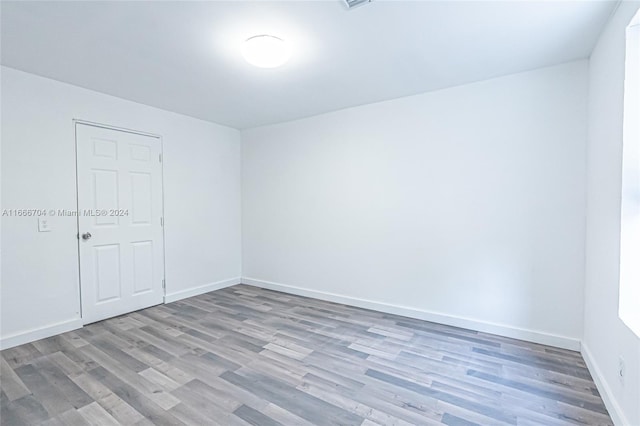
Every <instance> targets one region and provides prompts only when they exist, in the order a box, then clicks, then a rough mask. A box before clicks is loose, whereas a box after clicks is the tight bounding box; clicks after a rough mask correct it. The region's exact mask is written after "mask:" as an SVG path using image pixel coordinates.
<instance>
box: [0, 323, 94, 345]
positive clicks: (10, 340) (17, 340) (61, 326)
mask: <svg viewBox="0 0 640 426" xmlns="http://www.w3.org/2000/svg"><path fill="white" fill-rule="evenodd" d="M79 328H82V318H73V319H70V320H67V321H62V322H59V323H56V324H52V325H47V326H44V327H39V328H33V329H31V330H26V331H22V332H20V333H15V334H11V335H9V336H2V338H1V339H0V350H4V349H9V348H13V347H14V346H19V345H24V344H25V343H30V342H35V341H36V340H40V339H45V338H47V337H51V336H55V335H56V334H61V333H66V332H67V331H71V330H77V329H79Z"/></svg>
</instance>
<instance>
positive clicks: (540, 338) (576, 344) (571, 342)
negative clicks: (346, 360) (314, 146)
mask: <svg viewBox="0 0 640 426" xmlns="http://www.w3.org/2000/svg"><path fill="white" fill-rule="evenodd" d="M242 283H243V284H248V285H253V286H256V287H262V288H266V289H269V290H276V291H281V292H283V293H290V294H295V295H298V296H306V297H313V298H315V299H320V300H327V301H329V302H335V303H341V304H343V305H350V306H357V307H359V308H365V309H371V310H374V311H379V312H385V313H389V314H395V315H401V316H405V317H409V318H416V319H421V320H425V321H431V322H436V323H439V324H445V325H452V326H454V327H460V328H467V329H470V330H476V331H481V332H483V333H491V334H497V335H499V336H504V337H511V338H513V339H519V340H526V341H529V342H534V343H540V344H543V345H549V346H555V347H558V348H563V349H570V350H574V351H579V350H580V340H579V339H575V338H572V337H566V336H560V335H556V334H551V333H545V332H542V331H536V330H528V329H524V328H518V327H512V326H508V325H504V324H496V323H491V322H486V321H479V320H475V319H473V318H464V317H459V316H453V315H447V314H443V313H438V312H431V311H426V310H420V309H415V308H409V307H405V306H399V305H392V304H388V303H383V302H376V301H373V300H366V299H359V298H355V297H350V296H343V295H340V294H335V293H327V292H324V291H317V290H309V289H306V288H301V287H295V286H290V285H285V284H279V283H274V282H271V281H264V280H259V279H255V278H249V277H243V278H242Z"/></svg>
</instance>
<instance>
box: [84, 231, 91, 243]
mask: <svg viewBox="0 0 640 426" xmlns="http://www.w3.org/2000/svg"><path fill="white" fill-rule="evenodd" d="M90 238H91V232H85V233H84V234H82V239H83V240H85V241H86V240H88V239H90Z"/></svg>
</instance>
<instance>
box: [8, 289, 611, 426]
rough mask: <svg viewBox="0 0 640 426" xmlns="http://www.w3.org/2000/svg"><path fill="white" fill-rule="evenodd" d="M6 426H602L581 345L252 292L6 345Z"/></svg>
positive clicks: (211, 296) (604, 418)
mask: <svg viewBox="0 0 640 426" xmlns="http://www.w3.org/2000/svg"><path fill="white" fill-rule="evenodd" d="M1 363H2V365H1V367H2V369H1V372H2V383H1V388H2V392H1V406H2V412H1V416H2V417H1V421H2V424H3V425H21V424H47V425H63V424H64V425H83V424H91V425H117V424H137V425H151V424H154V425H181V424H192V425H225V426H234V425H244V426H246V425H259V426H272V425H295V426H298V425H300V426H303V425H367V426H373V425H436V424H446V425H473V424H480V425H503V424H506V425H568V424H580V425H608V424H612V422H611V419H610V418H609V416H608V415H607V411H606V409H605V407H604V405H603V403H602V399H601V398H600V396H599V395H598V391H597V390H596V387H595V385H594V383H593V380H592V379H591V376H590V375H589V372H588V371H587V368H586V367H585V363H584V361H583V359H582V357H581V356H580V354H578V353H577V352H572V351H567V350H562V349H557V348H552V347H548V346H543V345H537V344H533V343H527V342H523V341H518V340H513V339H508V338H503V337H498V336H494V335H489V334H484V333H478V332H475V331H470V330H464V329H459V328H454V327H448V326H444V325H439V324H434V323H430V322H425V321H419V320H415V319H409V318H405V317H400V316H394V315H388V314H383V313H379V312H374V311H369V310H365V309H359V308H354V307H349V306H344V305H339V304H334V303H329V302H324V301H319V300H315V299H308V298H303V297H298V296H292V295H288V294H283V293H278V292H274V291H269V290H263V289H258V288H255V287H250V286H246V285H237V286H234V287H230V288H227V289H224V290H220V291H216V292H212V293H207V294H204V295H201V296H196V297H192V298H190V299H185V300H182V301H179V302H175V303H170V304H167V305H160V306H156V307H153V308H149V309H145V310H142V311H138V312H134V313H131V314H128V315H124V316H121V317H118V318H113V319H110V320H107V321H102V322H99V323H95V324H92V325H89V326H86V327H84V328H83V329H80V330H76V331H73V332H69V333H64V334H62V335H59V336H55V337H51V338H48V339H43V340H40V341H37V342H34V343H30V344H26V345H22V346H18V347H15V348H12V349H8V350H5V351H3V352H2V357H1Z"/></svg>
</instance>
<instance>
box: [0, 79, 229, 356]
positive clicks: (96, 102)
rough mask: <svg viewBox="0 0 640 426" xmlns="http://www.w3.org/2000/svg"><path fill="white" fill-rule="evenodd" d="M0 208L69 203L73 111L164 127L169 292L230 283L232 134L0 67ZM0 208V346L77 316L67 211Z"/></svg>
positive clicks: (73, 244)
mask: <svg viewBox="0 0 640 426" xmlns="http://www.w3.org/2000/svg"><path fill="white" fill-rule="evenodd" d="M1 78H2V133H1V135H2V168H1V171H2V208H3V209H19V208H37V209H41V208H44V209H70V210H75V206H76V189H75V188H76V183H75V141H74V127H73V124H72V119H83V120H89V121H93V122H99V123H104V124H109V125H113V126H119V127H125V128H130V129H135V130H141V131H146V132H150V133H155V134H159V135H162V138H163V148H164V184H165V186H164V194H165V203H164V205H165V245H166V280H167V294H168V296H169V299H170V300H175V299H178V298H182V297H185V296H188V295H191V294H194V293H199V292H204V291H207V290H210V289H215V288H216V287H218V286H219V285H225V284H230V283H237V282H239V277H240V269H241V256H240V232H241V229H240V219H241V216H240V204H241V200H240V188H241V185H240V178H241V175H240V160H241V158H240V157H241V155H240V151H241V148H240V132H238V131H237V130H234V129H231V128H227V127H223V126H219V125H216V124H212V123H208V122H205V121H201V120H196V119H193V118H189V117H186V116H182V115H178V114H174V113H170V112H166V111H163V110H159V109H156V108H152V107H148V106H145V105H141V104H136V103H133V102H129V101H125V100H122V99H118V98H115V97H111V96H107V95H104V94H100V93H97V92H93V91H90V90H85V89H82V88H79V87H76V86H71V85H68V84H64V83H60V82H57V81H54V80H50V79H46V78H42V77H38V76H35V75H32V74H27V73H24V72H21V71H17V70H14V69H11V68H6V67H3V68H2V77H1ZM52 225H53V231H52V232H49V233H38V232H37V220H36V219H35V218H9V217H3V218H2V238H1V242H2V276H1V280H2V281H1V285H2V287H1V289H2V291H1V296H2V300H1V309H2V312H1V320H2V321H1V328H0V330H1V336H2V344H3V346H5V347H6V346H9V345H13V344H17V343H21V342H23V341H28V340H34V338H39V337H43V336H44V335H49V334H53V333H55V332H59V331H62V330H66V329H69V328H73V327H76V326H78V325H79V324H80V322H79V313H80V299H79V293H78V289H79V278H78V251H77V239H76V232H77V226H76V221H75V219H74V218H71V217H67V218H64V217H57V218H54V219H53V221H52Z"/></svg>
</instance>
